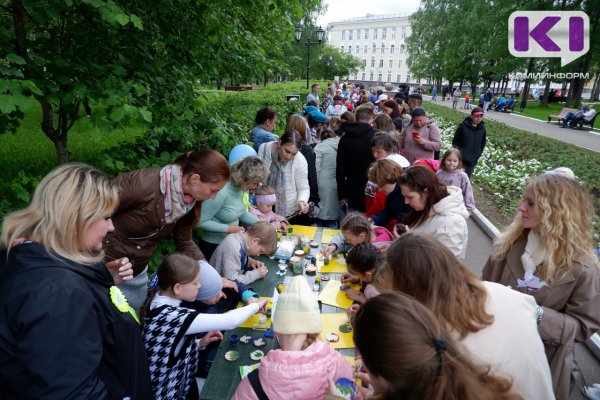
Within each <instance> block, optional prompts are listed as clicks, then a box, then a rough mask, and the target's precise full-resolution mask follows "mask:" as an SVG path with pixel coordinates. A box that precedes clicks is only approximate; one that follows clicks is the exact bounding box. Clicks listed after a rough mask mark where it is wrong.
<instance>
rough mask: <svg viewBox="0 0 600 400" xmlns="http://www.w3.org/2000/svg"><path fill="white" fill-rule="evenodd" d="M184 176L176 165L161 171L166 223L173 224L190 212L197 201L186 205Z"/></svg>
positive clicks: (161, 191) (161, 189)
mask: <svg viewBox="0 0 600 400" xmlns="http://www.w3.org/2000/svg"><path fill="white" fill-rule="evenodd" d="M182 181H183V174H182V173H181V169H180V168H179V166H178V165H176V164H169V165H167V166H166V167H164V168H163V169H161V170H160V193H161V194H162V195H163V196H164V197H165V221H166V223H167V224H171V223H173V222H175V221H177V220H178V219H179V218H181V217H183V216H184V215H185V214H187V213H188V212H190V210H191V209H192V208H194V204H196V200H192V202H191V203H186V202H185V200H184V198H183V187H182Z"/></svg>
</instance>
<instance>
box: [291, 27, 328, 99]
mask: <svg viewBox="0 0 600 400" xmlns="http://www.w3.org/2000/svg"><path fill="white" fill-rule="evenodd" d="M307 36H308V39H307V41H306V42H304V43H303V44H304V45H305V46H306V48H307V60H306V88H307V89H308V87H309V81H310V48H311V47H312V46H316V45H320V44H321V42H322V41H323V36H325V30H324V29H323V28H321V27H320V26H319V27H318V28H317V41H316V42H313V41H311V39H312V34H311V32H308V34H307ZM301 39H302V25H300V24H298V26H297V27H296V43H300V40H301Z"/></svg>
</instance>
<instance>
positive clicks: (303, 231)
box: [289, 225, 318, 240]
mask: <svg viewBox="0 0 600 400" xmlns="http://www.w3.org/2000/svg"><path fill="white" fill-rule="evenodd" d="M290 228H292V232H293V233H294V234H296V235H298V236H300V237H303V236H308V237H309V239H310V240H314V238H315V235H316V234H317V229H318V228H317V227H316V226H304V225H290ZM289 233H291V232H289Z"/></svg>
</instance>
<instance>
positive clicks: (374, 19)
mask: <svg viewBox="0 0 600 400" xmlns="http://www.w3.org/2000/svg"><path fill="white" fill-rule="evenodd" d="M328 35H329V38H328V40H329V44H330V45H331V46H333V47H336V48H338V49H339V50H340V51H341V52H342V53H349V54H352V55H353V56H355V57H358V58H361V59H362V60H363V68H362V69H361V70H360V71H359V72H358V73H357V74H354V75H350V76H348V77H347V78H348V79H350V80H352V81H361V82H375V83H383V82H392V83H411V82H413V78H412V77H411V73H410V71H409V69H408V67H407V65H406V60H407V57H408V52H407V51H406V43H405V42H406V38H407V37H408V36H409V35H410V21H409V16H406V15H404V16H402V15H371V14H367V15H366V16H365V17H361V18H353V19H347V20H343V21H338V22H332V23H330V24H329V26H328Z"/></svg>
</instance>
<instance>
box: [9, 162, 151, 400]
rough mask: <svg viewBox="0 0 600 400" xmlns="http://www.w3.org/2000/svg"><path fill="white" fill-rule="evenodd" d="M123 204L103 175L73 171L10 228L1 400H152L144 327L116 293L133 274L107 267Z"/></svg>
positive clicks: (126, 266)
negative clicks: (106, 246) (106, 242)
mask: <svg viewBox="0 0 600 400" xmlns="http://www.w3.org/2000/svg"><path fill="white" fill-rule="evenodd" d="M118 202H119V193H118V189H117V187H116V185H114V184H113V183H111V182H110V181H109V180H108V178H106V177H105V176H104V175H103V174H102V173H100V172H99V171H96V170H94V169H92V168H91V167H88V166H86V165H81V164H64V165H61V166H60V167H58V168H56V169H54V170H53V171H51V172H50V173H49V174H48V175H47V176H46V177H45V178H44V179H42V181H41V182H40V184H39V185H38V187H37V188H36V190H35V193H34V195H33V199H32V201H31V204H30V205H29V207H27V208H25V209H23V210H19V211H15V212H13V213H11V214H9V215H7V216H6V218H5V219H4V223H3V226H2V236H1V237H0V249H2V250H1V251H0V337H1V338H2V340H1V342H2V344H1V345H0V365H2V366H4V367H3V368H2V373H1V374H0V397H2V398H28V399H41V398H54V399H67V398H78V399H92V398H93V399H96V398H119V399H123V398H126V397H129V398H135V399H149V398H151V397H152V393H151V390H150V388H151V386H150V375H149V370H148V362H147V359H146V350H145V348H144V344H143V340H142V336H141V331H140V329H139V327H138V325H137V324H136V321H135V318H137V317H136V316H135V312H134V310H133V309H132V308H131V307H130V306H129V305H128V304H127V300H125V297H124V296H123V294H122V293H121V292H120V291H119V290H118V289H117V288H116V287H115V286H113V285H114V284H118V283H121V282H122V281H123V280H128V279H131V277H132V275H131V274H132V273H133V271H132V266H131V264H130V263H129V260H127V259H117V260H115V261H113V262H111V263H108V264H107V265H106V266H105V265H104V263H102V258H103V256H104V252H103V250H102V240H103V239H104V237H105V236H106V234H107V233H108V232H111V231H112V230H114V227H113V224H112V220H111V216H112V214H113V213H114V211H115V209H116V208H117V204H118ZM65 205H68V206H65ZM107 267H108V269H107ZM109 271H110V272H109ZM111 273H112V274H113V275H112V276H111Z"/></svg>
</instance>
